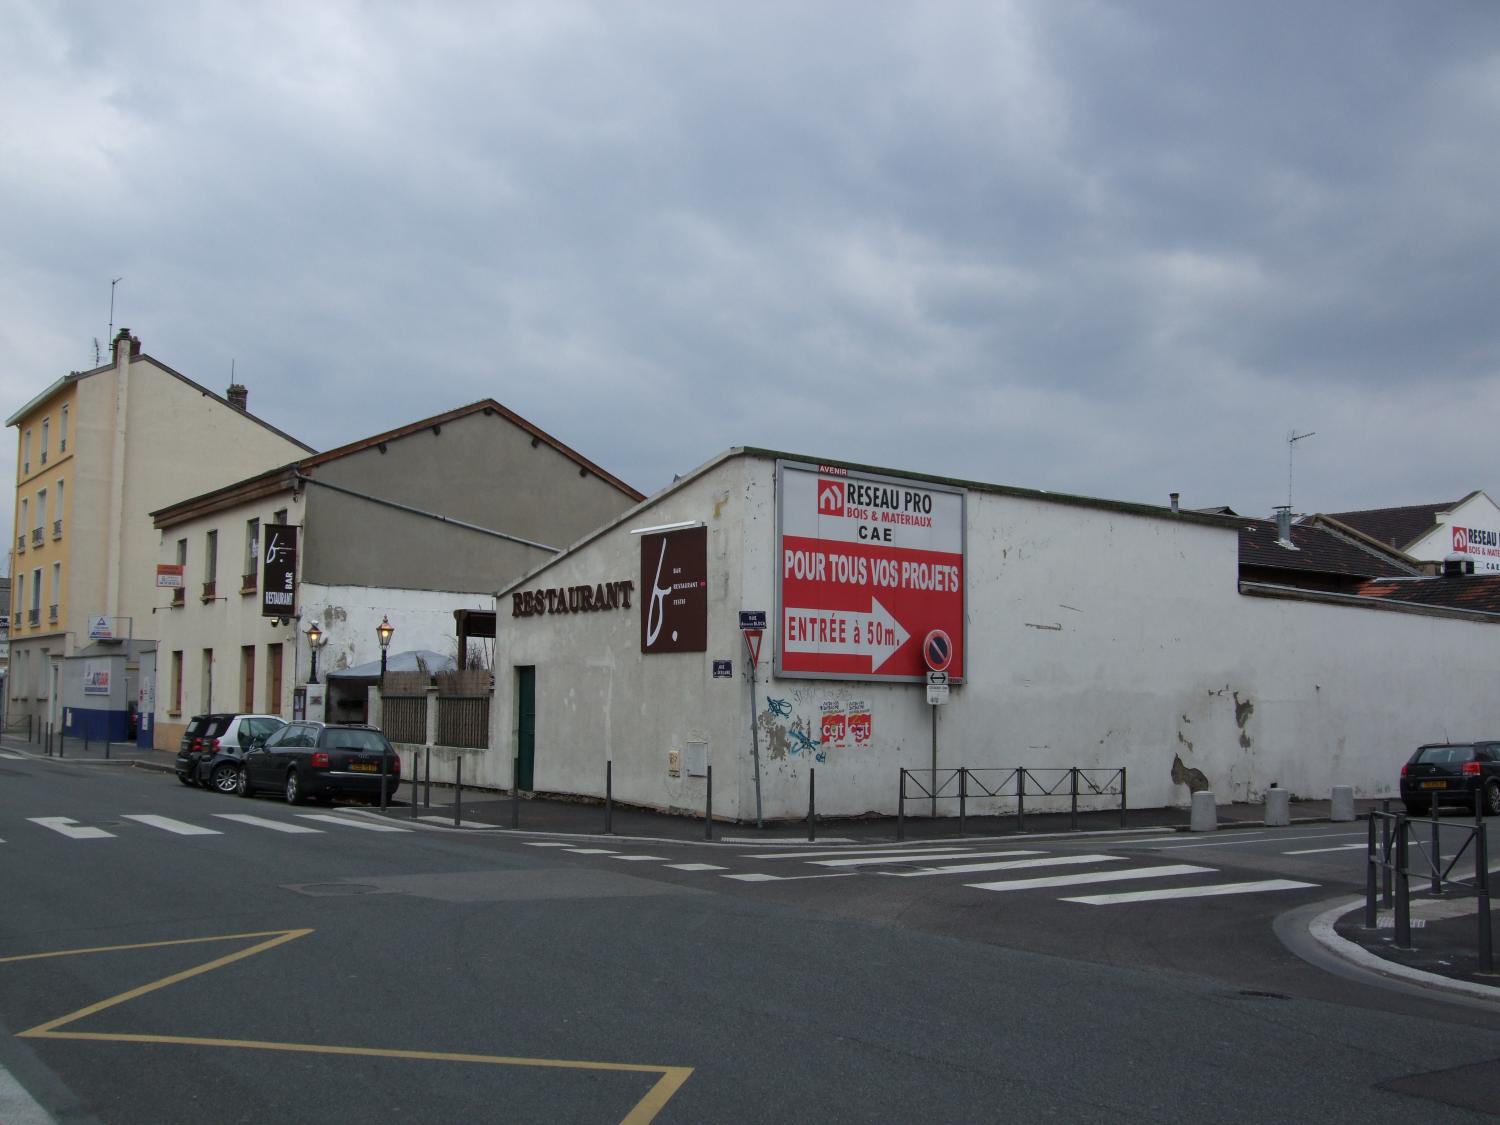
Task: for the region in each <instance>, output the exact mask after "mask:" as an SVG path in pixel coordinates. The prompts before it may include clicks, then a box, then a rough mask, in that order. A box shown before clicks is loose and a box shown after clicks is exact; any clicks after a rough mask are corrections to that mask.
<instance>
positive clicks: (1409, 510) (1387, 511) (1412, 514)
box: [1328, 500, 1461, 548]
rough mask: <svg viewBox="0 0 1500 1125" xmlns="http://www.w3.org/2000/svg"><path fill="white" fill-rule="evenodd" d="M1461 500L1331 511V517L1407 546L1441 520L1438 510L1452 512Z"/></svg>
mask: <svg viewBox="0 0 1500 1125" xmlns="http://www.w3.org/2000/svg"><path fill="white" fill-rule="evenodd" d="M1459 503H1461V501H1460V500H1448V501H1446V502H1444V503H1440V504H1408V505H1407V506H1406V507H1404V508H1368V509H1366V510H1365V511H1362V512H1330V513H1329V517H1328V518H1329V519H1335V520H1338V521H1339V523H1342V524H1347V525H1348V526H1349V527H1352V528H1353V529H1354V530H1355V531H1358V532H1362V533H1363V534H1365V535H1368V536H1369V537H1370V538H1371V539H1374V540H1376V541H1377V542H1380V543H1389V544H1390V545H1391V546H1393V547H1403V548H1404V547H1406V546H1408V545H1410V544H1411V543H1414V542H1416V540H1418V539H1420V538H1421V537H1422V536H1424V535H1426V534H1427V533H1428V532H1429V531H1431V530H1432V529H1433V528H1434V527H1436V526H1437V523H1438V519H1437V516H1438V513H1439V512H1447V511H1451V510H1452V509H1453V508H1454V507H1455V506H1456V505H1457V504H1459Z"/></svg>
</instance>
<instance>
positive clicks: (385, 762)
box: [375, 613, 417, 810]
mask: <svg viewBox="0 0 1500 1125" xmlns="http://www.w3.org/2000/svg"><path fill="white" fill-rule="evenodd" d="M395 631H396V627H395V626H394V625H392V624H391V619H390V616H389V615H388V614H384V613H382V614H381V615H380V624H379V625H377V626H375V635H376V636H377V637H379V638H380V690H381V692H382V693H383V692H384V691H385V652H386V649H388V648H390V647H391V634H392V633H394V632H395ZM384 741H385V749H384V750H382V751H381V752H380V807H381V809H382V810H384V809H385V808H386V807H387V803H388V801H389V800H390V795H389V794H388V792H387V791H386V786H387V784H388V782H387V781H386V778H387V777H388V776H389V775H390V772H391V762H390V758H391V744H390V741H389V740H384ZM412 761H413V762H414V763H415V762H416V758H415V757H413V758H412ZM416 772H417V767H416V766H415V765H413V766H412V773H413V775H415V774H416ZM413 784H415V783H413ZM412 792H413V793H415V792H416V789H415V788H413V789H412ZM416 807H417V804H416V802H415V801H413V802H412V808H413V809H415V808H416Z"/></svg>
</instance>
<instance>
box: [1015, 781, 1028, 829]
mask: <svg viewBox="0 0 1500 1125" xmlns="http://www.w3.org/2000/svg"><path fill="white" fill-rule="evenodd" d="M1016 831H1017V832H1025V831H1026V770H1025V769H1018V770H1016Z"/></svg>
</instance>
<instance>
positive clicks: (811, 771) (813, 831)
mask: <svg viewBox="0 0 1500 1125" xmlns="http://www.w3.org/2000/svg"><path fill="white" fill-rule="evenodd" d="M817 819H818V769H817V767H816V766H809V767H808V768H807V840H808V842H809V843H811V842H812V841H813V840H815V839H817V836H818V830H817V827H816V825H817Z"/></svg>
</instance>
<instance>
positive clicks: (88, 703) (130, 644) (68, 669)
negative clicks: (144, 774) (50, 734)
mask: <svg viewBox="0 0 1500 1125" xmlns="http://www.w3.org/2000/svg"><path fill="white" fill-rule="evenodd" d="M155 651H156V642H155V641H123V640H122V641H99V642H96V643H95V644H91V645H89V646H88V647H87V648H85V649H82V650H80V651H79V652H76V653H74V654H73V655H72V656H70V657H68V658H67V659H66V660H65V661H63V677H62V733H63V736H64V737H65V738H81V739H88V740H89V741H93V742H138V741H139V740H140V739H141V738H142V737H143V736H145V737H146V738H147V739H148V742H147V743H146V744H147V745H149V744H150V743H149V732H148V731H141V730H140V729H139V726H138V716H139V711H140V708H139V695H138V693H139V688H140V678H141V674H140V664H141V657H142V656H143V655H146V654H154V653H155Z"/></svg>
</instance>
